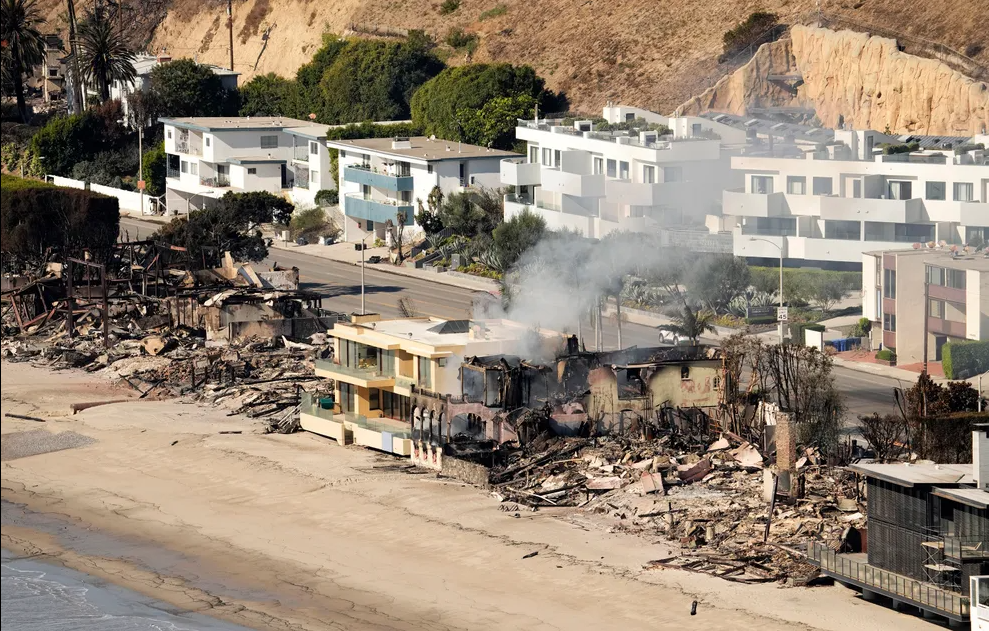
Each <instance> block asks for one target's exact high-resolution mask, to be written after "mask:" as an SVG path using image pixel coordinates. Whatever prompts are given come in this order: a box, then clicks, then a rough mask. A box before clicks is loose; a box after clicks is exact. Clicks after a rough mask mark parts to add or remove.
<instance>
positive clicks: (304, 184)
mask: <svg viewBox="0 0 989 631" xmlns="http://www.w3.org/2000/svg"><path fill="white" fill-rule="evenodd" d="M292 186H294V187H295V188H309V169H296V170H295V183H294V184H293V185H292Z"/></svg>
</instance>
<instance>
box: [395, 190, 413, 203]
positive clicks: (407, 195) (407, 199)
mask: <svg viewBox="0 0 989 631" xmlns="http://www.w3.org/2000/svg"><path fill="white" fill-rule="evenodd" d="M398 198H399V199H400V200H402V201H403V202H404V203H406V204H411V203H412V191H399V193H398Z"/></svg>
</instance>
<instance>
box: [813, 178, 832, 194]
mask: <svg viewBox="0 0 989 631" xmlns="http://www.w3.org/2000/svg"><path fill="white" fill-rule="evenodd" d="M832 186H833V182H832V180H831V178H829V177H815V178H814V194H815V195H830V194H831V193H832Z"/></svg>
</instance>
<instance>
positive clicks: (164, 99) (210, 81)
mask: <svg viewBox="0 0 989 631" xmlns="http://www.w3.org/2000/svg"><path fill="white" fill-rule="evenodd" d="M151 92H152V94H153V95H154V98H155V100H156V103H158V104H159V106H160V108H161V111H162V112H165V113H166V115H167V116H169V117H172V118H179V117H183V116H228V115H233V114H236V113H237V110H239V109H240V108H239V104H238V101H239V100H240V99H239V95H238V93H237V91H236V90H226V89H225V88H224V87H223V83H222V82H221V81H220V77H219V76H217V75H216V73H215V72H213V69H212V68H210V67H209V66H205V65H202V64H198V63H196V62H195V61H193V60H191V59H176V60H175V61H172V62H169V63H167V64H161V65H159V66H155V68H154V69H153V70H152V71H151Z"/></svg>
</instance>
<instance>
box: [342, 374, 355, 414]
mask: <svg viewBox="0 0 989 631" xmlns="http://www.w3.org/2000/svg"><path fill="white" fill-rule="evenodd" d="M337 388H339V389H340V401H339V403H340V411H341V412H353V411H354V395H355V394H356V393H357V386H355V385H352V384H349V383H344V382H342V381H338V382H337Z"/></svg>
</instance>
